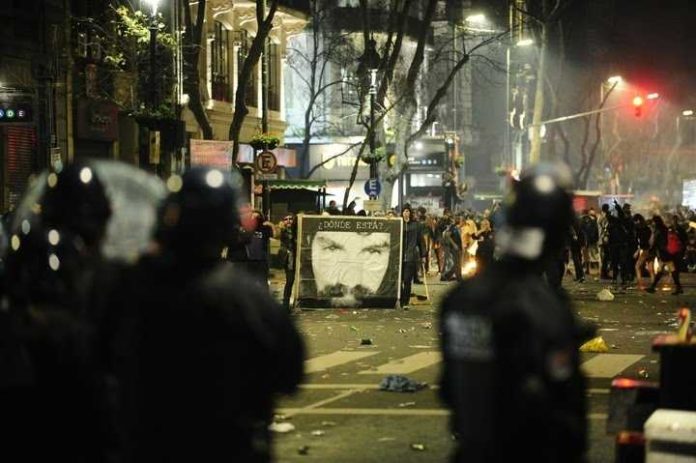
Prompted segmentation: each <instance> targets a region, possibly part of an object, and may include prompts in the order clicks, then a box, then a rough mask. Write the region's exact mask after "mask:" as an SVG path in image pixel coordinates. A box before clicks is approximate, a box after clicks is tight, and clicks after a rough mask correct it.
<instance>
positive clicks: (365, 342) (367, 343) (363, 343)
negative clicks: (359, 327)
mask: <svg viewBox="0 0 696 463" xmlns="http://www.w3.org/2000/svg"><path fill="white" fill-rule="evenodd" d="M360 345H361V346H371V345H372V339H370V338H363V339H361V340H360Z"/></svg>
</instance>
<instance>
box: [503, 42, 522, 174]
mask: <svg viewBox="0 0 696 463" xmlns="http://www.w3.org/2000/svg"><path fill="white" fill-rule="evenodd" d="M505 159H506V160H507V162H509V163H510V164H511V165H514V164H515V163H514V161H513V159H512V140H511V137H510V45H508V46H507V48H506V50H505ZM515 168H517V169H519V168H520V166H515Z"/></svg>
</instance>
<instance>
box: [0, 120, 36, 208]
mask: <svg viewBox="0 0 696 463" xmlns="http://www.w3.org/2000/svg"><path fill="white" fill-rule="evenodd" d="M3 132H4V137H3V139H4V144H5V147H4V148H5V149H4V151H5V191H6V192H7V196H6V199H7V203H6V204H5V207H6V208H10V209H14V208H15V207H17V205H18V204H19V200H20V198H21V196H22V194H23V193H24V190H25V189H26V187H27V183H28V181H29V176H30V175H31V173H32V160H33V159H34V155H35V152H36V131H35V129H34V128H33V127H5V128H4V129H3Z"/></svg>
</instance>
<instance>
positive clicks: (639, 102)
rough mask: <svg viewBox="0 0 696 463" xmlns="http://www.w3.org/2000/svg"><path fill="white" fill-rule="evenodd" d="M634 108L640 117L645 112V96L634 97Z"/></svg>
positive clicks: (636, 114)
mask: <svg viewBox="0 0 696 463" xmlns="http://www.w3.org/2000/svg"><path fill="white" fill-rule="evenodd" d="M633 110H634V114H635V116H636V117H640V116H641V115H642V114H643V97H642V96H640V95H636V96H634V97H633Z"/></svg>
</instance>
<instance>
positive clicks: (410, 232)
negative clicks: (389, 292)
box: [400, 205, 425, 308]
mask: <svg viewBox="0 0 696 463" xmlns="http://www.w3.org/2000/svg"><path fill="white" fill-rule="evenodd" d="M412 212H413V211H412V210H411V206H408V205H406V206H404V208H403V210H402V212H401V217H402V218H403V219H404V225H403V226H404V229H403V244H402V246H403V254H402V256H401V301H400V302H401V307H402V308H408V305H409V304H410V301H411V285H412V284H413V281H414V280H415V278H416V273H417V271H418V266H419V265H421V261H422V260H423V259H425V242H424V241H423V233H422V230H421V227H420V224H419V223H418V222H416V221H414V220H411V214H412Z"/></svg>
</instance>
